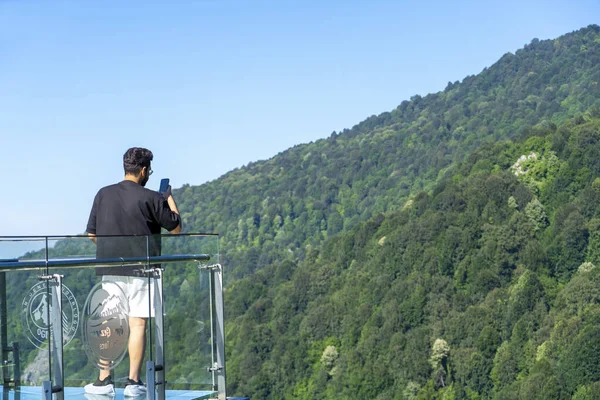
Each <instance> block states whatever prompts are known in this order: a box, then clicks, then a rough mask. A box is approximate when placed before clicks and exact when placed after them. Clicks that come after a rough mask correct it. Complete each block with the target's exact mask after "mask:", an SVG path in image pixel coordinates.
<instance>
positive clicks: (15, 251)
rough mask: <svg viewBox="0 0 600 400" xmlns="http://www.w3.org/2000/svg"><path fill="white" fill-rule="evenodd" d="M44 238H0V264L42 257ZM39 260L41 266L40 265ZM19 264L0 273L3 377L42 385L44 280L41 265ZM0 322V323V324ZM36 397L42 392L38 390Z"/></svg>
mask: <svg viewBox="0 0 600 400" xmlns="http://www.w3.org/2000/svg"><path fill="white" fill-rule="evenodd" d="M44 249H45V239H43V238H5V237H2V238H0V258H2V259H3V261H0V266H2V264H3V265H4V266H6V265H8V263H9V262H13V263H14V262H19V263H21V262H23V264H26V263H27V262H28V261H31V260H34V259H40V258H41V259H43V257H44V256H43V255H44V254H45V250H44ZM43 264H44V263H41V264H40V265H43ZM17 268H18V266H14V267H11V270H8V271H5V272H1V273H0V274H2V275H3V276H0V286H1V285H2V284H4V287H2V288H0V291H1V292H2V293H5V294H6V303H5V304H4V305H3V306H2V307H1V308H0V319H2V320H4V319H5V323H6V334H5V335H4V334H3V332H2V330H3V329H0V336H1V341H2V343H1V347H2V348H3V349H7V351H3V352H2V355H3V357H2V363H1V368H2V377H3V378H4V381H6V380H7V379H15V380H19V381H20V384H21V385H23V386H41V384H42V381H44V380H48V379H49V376H50V370H49V361H48V360H49V357H48V353H49V348H48V339H47V338H48V315H49V311H50V309H49V304H50V303H49V302H50V297H49V296H48V285H47V282H45V281H41V280H39V277H40V276H42V275H46V270H45V268H44V267H37V268H33V269H31V270H28V271H22V270H21V271H18V270H17ZM3 281H4V282H3ZM0 325H2V324H1V323H0ZM37 393H38V397H39V396H40V395H41V388H40V389H39V392H37Z"/></svg>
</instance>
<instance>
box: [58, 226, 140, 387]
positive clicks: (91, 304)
mask: <svg viewBox="0 0 600 400" xmlns="http://www.w3.org/2000/svg"><path fill="white" fill-rule="evenodd" d="M95 240H96V243H95V244H94V242H93V241H92V240H91V239H90V238H88V237H85V236H84V237H68V238H52V240H50V241H49V259H50V260H51V261H61V262H76V261H86V260H87V261H97V262H98V263H100V264H98V263H97V262H94V263H93V264H91V265H87V266H78V267H61V266H57V267H52V268H50V270H49V272H50V274H60V275H62V276H63V277H64V278H63V323H64V324H65V325H64V326H63V335H64V338H63V342H64V343H65V347H64V374H65V386H67V387H82V386H85V385H87V384H89V383H93V382H95V381H96V379H98V377H99V372H100V369H105V370H108V371H110V375H111V376H112V379H113V381H114V382H115V385H116V386H117V387H121V388H122V387H124V386H125V384H126V383H127V378H128V376H129V358H128V357H127V343H128V338H129V334H130V324H129V315H130V302H129V301H128V300H127V295H126V292H127V290H126V289H124V285H125V284H126V282H127V281H128V280H129V279H130V278H131V277H127V276H119V277H117V278H115V279H110V278H108V277H107V275H113V274H114V275H121V274H123V273H133V272H132V271H135V270H140V269H145V268H146V267H147V266H146V263H145V262H142V263H141V264H140V263H139V262H138V263H137V264H135V265H130V266H126V267H123V266H122V265H117V266H110V265H105V264H101V263H102V261H101V260H107V259H112V260H115V259H120V258H125V259H127V258H133V257H135V258H137V259H138V260H139V259H141V260H145V258H146V256H147V254H148V250H147V249H148V248H147V244H148V241H149V238H147V237H144V236H141V237H140V236H138V237H134V236H127V237H125V236H107V237H102V236H101V237H96V238H95ZM96 256H98V257H96ZM136 279H138V280H142V281H143V280H145V278H139V277H138V278H136ZM138 307H142V312H146V313H147V312H148V309H149V308H148V307H149V305H148V304H147V303H143V304H141V305H138ZM131 311H133V310H131ZM147 359H149V357H148V356H146V360H147ZM140 372H141V378H142V379H143V380H145V364H144V365H142V368H141V371H140Z"/></svg>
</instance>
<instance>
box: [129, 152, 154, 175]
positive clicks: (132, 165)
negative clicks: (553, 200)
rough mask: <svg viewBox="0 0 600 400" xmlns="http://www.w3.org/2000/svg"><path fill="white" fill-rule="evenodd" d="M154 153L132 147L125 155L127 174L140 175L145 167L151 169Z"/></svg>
mask: <svg viewBox="0 0 600 400" xmlns="http://www.w3.org/2000/svg"><path fill="white" fill-rule="evenodd" d="M153 157H154V156H153V155H152V152H151V151H150V150H148V149H144V148H143V147H132V148H130V149H129V150H127V151H126V152H125V154H123V169H125V174H132V175H136V176H137V175H139V174H140V172H141V171H142V168H143V167H146V168H150V161H152V158H153Z"/></svg>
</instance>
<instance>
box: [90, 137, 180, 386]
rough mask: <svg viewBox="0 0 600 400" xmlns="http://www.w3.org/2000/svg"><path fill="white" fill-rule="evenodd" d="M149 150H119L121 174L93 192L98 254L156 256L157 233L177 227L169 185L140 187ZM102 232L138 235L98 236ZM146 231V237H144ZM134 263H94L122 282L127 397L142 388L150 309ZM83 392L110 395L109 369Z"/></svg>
mask: <svg viewBox="0 0 600 400" xmlns="http://www.w3.org/2000/svg"><path fill="white" fill-rule="evenodd" d="M152 159H153V155H152V152H151V151H150V150H148V149H144V148H140V147H133V148H131V149H129V150H127V152H125V154H124V155H123V168H124V169H125V179H124V180H123V181H122V182H119V183H117V184H114V185H110V186H107V187H104V188H102V189H100V191H98V194H96V197H95V199H94V204H93V206H92V210H91V212H90V218H89V221H88V225H87V232H88V235H89V236H90V237H91V238H92V240H93V241H94V242H95V243H96V245H97V248H96V257H97V258H114V257H146V256H147V255H149V256H155V255H160V237H159V236H155V237H152V236H150V237H149V236H147V235H156V234H160V233H161V228H165V229H166V230H168V231H170V232H171V233H173V234H177V233H180V232H181V219H180V216H179V211H178V210H177V204H176V203H175V200H174V199H173V196H172V194H171V187H170V186H169V188H168V190H167V192H166V193H158V192H154V191H152V190H148V189H146V188H144V186H145V185H146V183H147V182H148V179H149V178H150V175H152V169H151V164H150V163H151V161H152ZM103 235H137V237H135V236H131V237H127V238H123V237H103ZM144 235H146V236H144ZM138 269H139V267H116V268H115V267H113V268H110V267H106V268H97V270H96V271H97V274H98V275H103V278H102V281H103V282H113V283H116V284H117V285H119V286H120V287H121V289H122V290H123V292H124V294H125V296H126V297H127V299H128V302H129V329H130V334H129V342H128V351H129V377H128V380H127V386H125V395H126V396H139V395H142V394H145V393H146V387H145V386H144V384H143V383H142V381H141V380H140V370H141V367H142V360H143V357H144V348H145V343H146V324H147V321H148V318H149V317H151V316H152V315H150V313H149V307H148V304H149V302H150V299H149V298H148V297H149V296H151V295H152V293H151V292H150V290H149V287H148V278H144V277H140V276H139V275H140V274H139V271H138ZM85 391H86V393H90V394H114V393H115V388H114V383H113V381H112V377H111V375H110V370H108V369H106V370H100V376H99V378H98V380H97V381H96V382H95V383H90V384H88V385H86V386H85Z"/></svg>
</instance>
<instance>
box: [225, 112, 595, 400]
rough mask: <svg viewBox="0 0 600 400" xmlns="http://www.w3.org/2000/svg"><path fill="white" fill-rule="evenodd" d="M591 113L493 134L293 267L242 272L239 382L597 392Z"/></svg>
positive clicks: (330, 388)
mask: <svg viewBox="0 0 600 400" xmlns="http://www.w3.org/2000/svg"><path fill="white" fill-rule="evenodd" d="M592 114H593V116H592V117H585V118H583V117H579V118H576V119H574V120H572V121H568V122H567V123H565V124H563V125H561V126H560V127H559V128H557V127H552V128H549V129H536V130H532V131H530V132H529V133H528V135H526V137H524V138H522V139H520V140H518V141H517V142H515V143H512V142H510V141H503V142H499V143H497V144H489V145H485V146H483V147H482V148H480V149H479V150H477V151H475V152H474V153H473V154H471V155H470V156H469V157H468V159H467V160H466V161H465V162H463V163H461V164H459V165H458V166H457V167H456V168H453V169H452V170H451V172H450V173H449V174H448V176H447V178H446V179H445V180H444V181H443V182H441V183H440V184H439V185H438V186H436V187H435V188H434V190H433V191H432V193H431V194H427V193H424V192H423V193H421V194H419V195H418V196H416V198H415V199H414V202H413V203H412V205H410V206H408V207H406V208H405V209H404V210H403V211H398V212H395V213H391V214H387V215H383V214H380V215H377V216H375V217H373V218H372V219H370V220H369V221H367V222H364V223H361V224H359V225H357V226H356V227H355V228H354V229H353V230H351V231H350V232H346V233H343V234H341V235H338V236H336V237H335V238H332V239H329V240H327V241H326V242H325V244H324V246H323V247H322V248H321V249H320V251H313V252H311V253H310V254H309V255H308V256H307V257H306V259H305V260H304V261H302V262H300V263H299V264H298V265H297V266H289V265H286V263H282V264H281V265H277V266H272V267H268V268H265V269H263V270H261V271H259V272H257V273H255V274H253V275H252V276H250V277H248V278H244V279H241V280H239V281H237V282H236V283H235V284H234V285H233V287H232V288H231V289H232V294H230V297H229V298H228V304H227V306H228V310H229V311H230V312H231V313H233V314H236V313H237V314H238V316H237V317H235V319H234V320H230V321H229V325H228V326H229V328H228V340H229V351H230V355H229V359H228V360H229V362H228V368H229V369H228V373H229V382H231V383H232V389H233V390H234V391H238V392H242V393H250V394H252V395H253V397H256V398H298V399H334V398H335V399H337V398H378V399H405V398H408V399H417V398H419V399H436V398H437V399H442V398H443V399H448V398H456V399H458V398H470V399H479V398H496V399H524V398H527V399H550V398H553V399H569V398H571V396H575V397H573V398H577V399H588V398H593V397H589V395H591V394H592V393H597V391H598V389H599V388H600V364H599V363H598V361H597V359H598V357H597V356H598V352H599V351H600V335H599V334H600V331H599V329H598V322H600V291H599V290H598V283H599V282H600V268H599V267H598V266H600V235H599V234H598V227H600V201H599V200H600V178H599V177H598V176H599V175H600V158H599V157H598V155H599V154H600V111H599V110H595V111H594V112H593V113H592ZM532 154H535V156H531V157H527V156H530V155H532ZM521 156H525V157H523V158H521ZM519 159H521V161H519V162H518V163H517V161H518V160H519ZM517 171H520V172H517ZM240 298H243V299H246V300H247V303H246V304H249V306H248V308H247V310H246V311H245V312H244V313H243V314H242V313H241V312H240V310H236V307H243V306H245V304H242V303H240V302H239V299H240Z"/></svg>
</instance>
